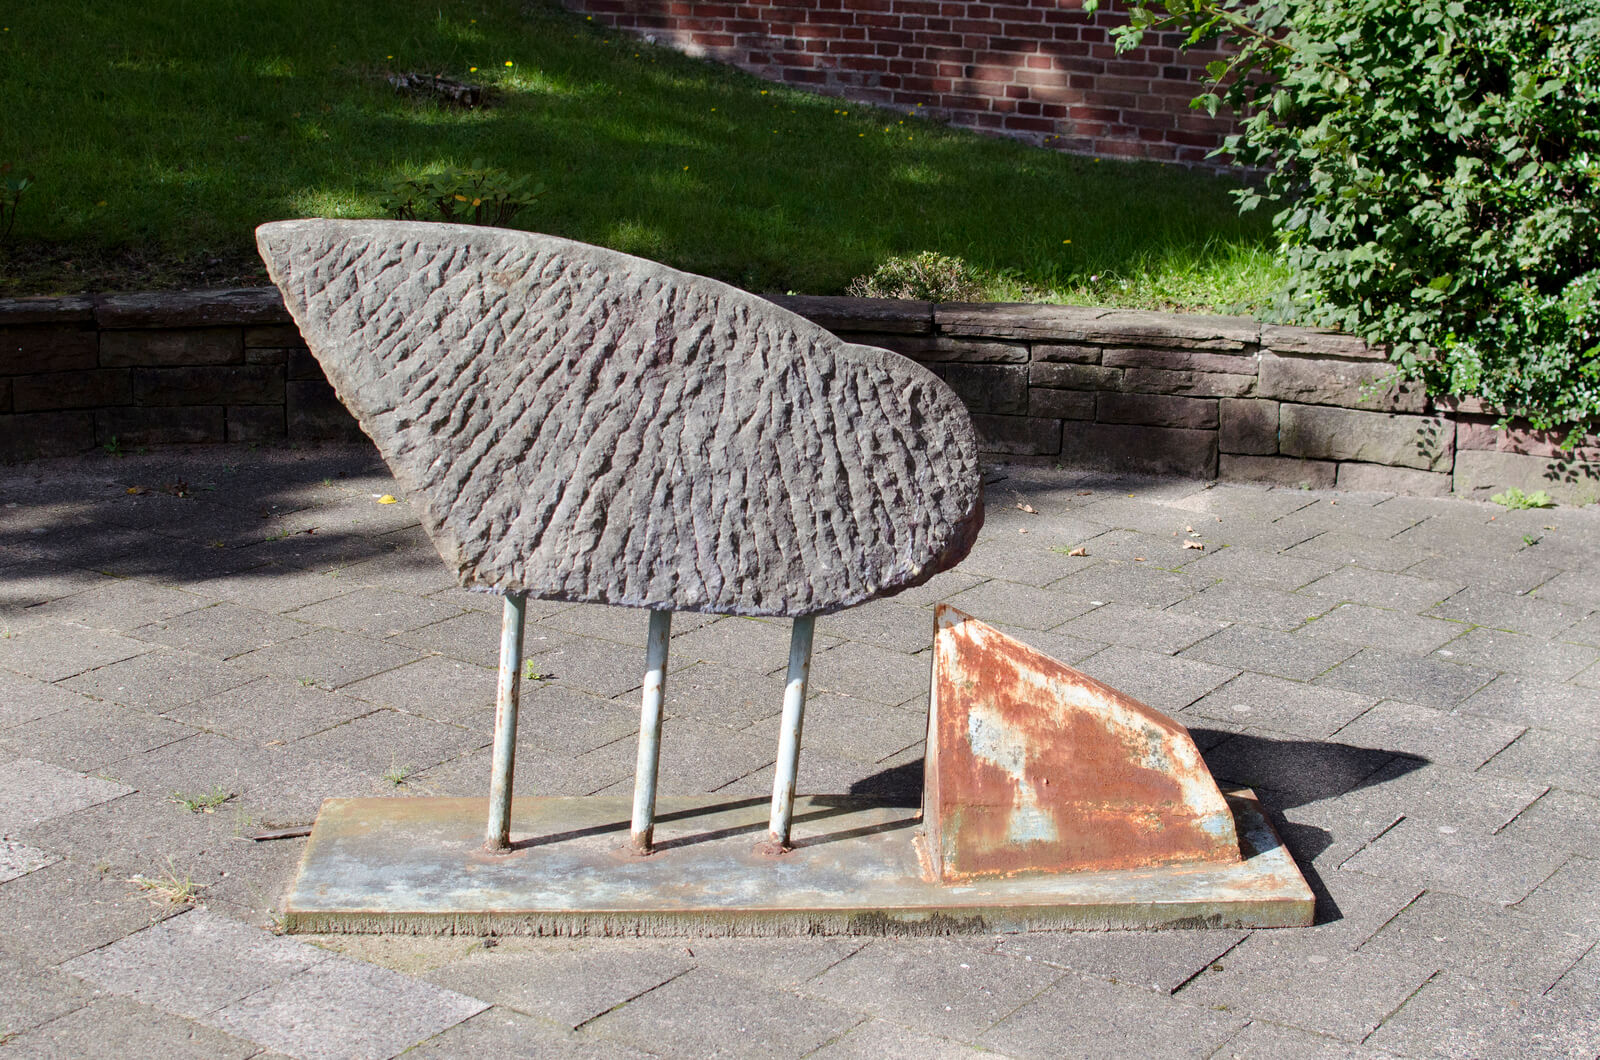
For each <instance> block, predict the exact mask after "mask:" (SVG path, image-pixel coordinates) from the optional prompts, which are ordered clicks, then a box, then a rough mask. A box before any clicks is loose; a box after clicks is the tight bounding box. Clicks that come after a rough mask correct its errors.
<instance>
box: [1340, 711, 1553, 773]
mask: <svg viewBox="0 0 1600 1060" xmlns="http://www.w3.org/2000/svg"><path fill="white" fill-rule="evenodd" d="M1525 731H1526V730H1525V729H1524V727H1523V726H1521V725H1516V724H1513V723H1511V722H1504V721H1493V720H1491V719H1489V718H1479V717H1474V716H1473V715H1471V714H1457V713H1452V712H1449V711H1442V710H1435V709H1434V708H1432V707H1419V706H1417V705H1416V704H1414V703H1401V702H1399V701H1397V700H1385V701H1384V702H1382V703H1379V704H1378V705H1377V706H1375V707H1373V708H1372V709H1371V710H1369V711H1367V712H1366V713H1365V714H1363V715H1361V717H1359V718H1357V719H1356V720H1355V721H1352V722H1351V723H1350V724H1349V725H1346V726H1345V727H1344V728H1342V729H1340V730H1339V731H1338V732H1336V733H1334V739H1336V740H1338V741H1340V742H1341V743H1349V744H1355V745H1356V746H1358V747H1374V748H1379V749H1382V750H1385V751H1395V752H1399V753H1401V754H1407V755H1412V756H1415V757H1417V758H1424V759H1427V760H1428V761H1431V762H1442V763H1445V764H1447V765H1453V766H1459V767H1461V768H1463V769H1476V768H1478V767H1479V766H1481V765H1483V763H1485V762H1487V761H1488V760H1489V759H1491V758H1493V757H1494V756H1495V755H1496V754H1498V753H1499V752H1500V750H1501V749H1502V748H1504V747H1505V746H1506V745H1507V744H1509V743H1510V742H1511V741H1512V740H1515V739H1516V738H1517V737H1518V736H1521V735H1522V734H1523V732H1525Z"/></svg>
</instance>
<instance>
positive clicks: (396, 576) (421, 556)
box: [343, 526, 459, 602]
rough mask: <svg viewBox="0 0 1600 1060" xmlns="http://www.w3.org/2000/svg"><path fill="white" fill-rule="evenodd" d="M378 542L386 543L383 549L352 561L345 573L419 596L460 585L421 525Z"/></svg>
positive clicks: (382, 538) (409, 527) (374, 584)
mask: <svg viewBox="0 0 1600 1060" xmlns="http://www.w3.org/2000/svg"><path fill="white" fill-rule="evenodd" d="M378 544H379V545H381V546H383V551H381V552H379V553H378V554H377V555H376V556H374V557H372V558H371V559H368V560H363V561H361V562H360V563H352V564H350V565H349V566H348V567H346V568H345V569H344V571H343V576H344V577H346V578H349V579H351V580H352V581H357V582H360V583H361V584H363V585H372V586H377V587H379V588H383V589H396V590H399V591H401V592H407V593H411V594H413V595H415V596H426V595H428V594H429V593H436V592H438V591H439V590H441V589H451V588H454V587H455V586H456V585H458V584H459V583H458V582H457V581H456V576H455V575H454V574H453V573H451V571H450V569H449V568H448V567H446V566H445V565H444V563H443V562H442V561H441V560H440V559H439V553H438V552H436V551H434V547H433V542H432V541H429V540H428V535H427V534H425V533H424V532H423V530H422V528H421V527H420V526H408V527H402V528H401V529H399V530H393V531H391V532H389V533H387V534H383V535H381V536H380V537H379V538H378ZM441 602H445V601H441Z"/></svg>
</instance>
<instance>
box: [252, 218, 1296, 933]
mask: <svg viewBox="0 0 1600 1060" xmlns="http://www.w3.org/2000/svg"><path fill="white" fill-rule="evenodd" d="M257 239H258V244H259V246H260V249H261V254H262V257H263V258H264V259H265V260H266V262H267V268H268V271H269V273H270V274H271V276H272V279H273V281H274V282H275V283H276V284H277V285H278V287H279V289H280V290H281V291H282V292H283V295H284V301H285V303H286V305H287V306H288V308H289V311H290V313H291V314H292V315H293V317H294V319H295V322H296V323H297V324H298V325H299V328H300V331H301V334H302V335H303V336H304V337H305V339H306V341H307V343H308V345H309V346H310V348H311V350H312V352H313V353H314V354H315V355H316V357H317V359H318V360H319V361H320V362H321V364H322V367H323V369H324V371H325V372H326V374H327V377H328V379H329V381H330V382H331V383H332V384H333V387H334V389H335V391H336V392H337V393H338V396H339V398H340V400H341V401H343V402H344V404H345V405H346V406H347V407H348V408H349V409H350V410H351V411H352V412H353V413H354V414H355V416H356V418H357V420H358V421H359V423H360V424H361V427H362V429H363V430H365V431H366V433H367V434H368V435H369V436H370V437H371V438H372V440H373V441H374V442H375V443H376V445H377V447H378V450H379V452H380V454H381V455H382V456H383V458H384V460H385V461H386V462H387V463H388V465H389V467H390V469H391V470H392V471H393V473H394V475H395V477H396V478H397V480H398V481H399V482H400V483H401V485H402V487H403V488H404V490H405V491H406V493H407V494H408V496H409V498H410V500H411V502H412V504H413V505H414V506H415V507H416V509H417V511H418V513H419V516H420V518H421V521H422V525H423V527H424V529H425V530H426V531H427V533H428V535H429V537H430V538H431V539H432V541H433V543H434V545H435V547H436V548H437V549H438V551H439V554H440V556H441V557H442V558H443V559H444V561H445V562H446V564H447V565H448V566H449V567H450V568H451V569H452V570H453V571H454V572H455V573H456V575H457V577H458V578H459V579H460V581H461V583H462V584H463V585H466V586H468V587H470V588H477V589H484V590H490V591H495V592H499V593H502V594H504V596H505V605H504V621H503V624H502V637H501V654H500V675H499V691H498V695H497V700H496V713H495V734H494V758H493V765H492V773H491V779H490V795H489V800H488V824H487V829H486V835H485V839H484V841H483V843H482V844H481V845H474V846H470V847H469V846H467V845H465V843H464V839H463V836H462V834H461V829H460V827H459V819H460V815H461V813H462V812H465V811H467V810H469V809H470V811H471V812H473V813H481V812H482V810H481V807H482V802H481V801H476V802H473V801H472V800H450V799H435V800H406V801H407V803H408V805H409V806H410V809H409V810H406V811H395V810H392V809H389V808H387V807H386V806H384V805H382V804H385V803H387V804H391V805H392V803H393V800H330V802H329V804H326V805H325V807H324V811H323V813H322V814H321V815H319V818H318V824H317V827H316V829H315V830H314V831H313V833H312V837H311V844H310V846H309V847H308V851H307V856H306V862H305V863H304V864H303V866H302V872H301V877H300V880H299V883H298V885H297V890H296V892H295V895H294V896H293V897H292V898H291V901H290V903H289V908H288V909H287V914H288V917H289V923H290V925H291V926H292V927H298V928H304V929H309V930H334V929H340V928H343V929H346V930H348V929H351V928H352V927H354V928H355V929H357V930H361V929H366V928H374V927H376V928H379V929H383V928H385V927H387V928H390V929H399V930H452V931H455V930H476V929H482V930H507V929H509V930H538V931H545V930H570V931H590V930H599V931H608V932H609V931H618V930H621V931H640V930H682V929H683V927H684V925H685V924H686V923H697V924H698V926H699V927H700V928H701V929H702V930H713V931H729V932H736V931H773V930H776V931H838V930H844V931H863V930H868V931H876V930H890V929H894V930H941V931H942V930H954V929H964V930H989V929H993V928H994V927H997V926H1002V925H1007V924H1010V925H1018V926H1062V925H1078V926H1099V927H1104V926H1158V925H1162V924H1171V923H1236V924H1244V923H1250V924H1257V925H1272V924H1284V923H1299V922H1304V921H1305V920H1306V918H1308V917H1309V915H1310V908H1311V906H1310V892H1309V891H1308V890H1307V889H1306V888H1305V884H1304V881H1303V880H1301V879H1300V876H1299V874H1298V872H1297V871H1296V870H1295V869H1294V865H1293V862H1292V861H1291V860H1289V859H1288V857H1287V854H1286V852H1284V851H1283V850H1282V848H1281V845H1279V844H1278V843H1277V841H1276V837H1275V836H1274V835H1273V834H1272V831H1271V828H1270V826H1269V825H1267V824H1266V822H1265V819H1264V818H1263V817H1261V815H1260V813H1259V810H1257V809H1255V808H1254V804H1253V801H1252V800H1250V799H1249V797H1248V795H1247V793H1246V794H1244V795H1235V796H1233V797H1232V798H1231V799H1225V798H1224V796H1223V794H1222V793H1221V792H1220V791H1219V790H1218V789H1217V787H1216V785H1215V783H1214V782H1213V781H1212V780H1211V777H1210V775H1209V773H1207V772H1206V770H1205V766H1204V764H1203V763H1202V762H1201V760H1200V757H1199V754H1198V752H1197V751H1196V750H1195V747H1194V744H1193V743H1192V742H1191V741H1190V740H1189V737H1188V734H1187V732H1186V731H1185V730H1184V729H1183V727H1182V726H1181V725H1179V724H1177V723H1176V722H1174V721H1172V720H1171V719H1169V718H1166V717H1164V716H1162V715H1160V714H1159V713H1157V712H1155V711H1153V710H1151V709H1150V708H1148V707H1145V706H1144V705H1142V704H1139V703H1137V702H1135V701H1133V700H1131V699H1129V698H1128V697H1126V696H1123V695H1121V694H1120V693H1117V692H1115V691H1114V690H1112V689H1109V688H1107V687H1105V686H1103V685H1100V684H1099V683H1098V682H1095V681H1093V680H1092V679H1090V678H1088V677H1086V676H1084V675H1082V674H1079V673H1077V672H1076V671H1073V670H1071V669H1069V668H1067V667H1064V666H1062V665H1061V664H1059V663H1056V662H1054V661H1053V660H1050V659H1048V658H1046V657H1045V656H1042V655H1039V654H1038V653H1037V652H1034V651H1032V649H1029V648H1027V647H1026V646H1025V645H1021V644H1019V643H1017V642H1015V641H1012V640H1010V639H1009V638H1006V637H1004V636H1003V635H1002V634H1000V633H999V632H998V631H995V630H992V629H990V628H989V627H986V626H983V625H982V624H981V623H977V622H975V621H973V620H972V619H970V618H968V617H967V616H964V615H961V614H960V613H959V612H956V611H954V610H952V609H949V608H941V609H940V611H939V614H938V618H937V629H936V636H935V664H934V696H933V704H932V713H931V721H930V731H929V741H928V769H927V777H928V779H927V787H926V792H925V800H924V807H925V810H924V814H923V815H922V818H923V819H922V820H921V821H919V820H918V819H917V815H916V814H915V813H911V814H910V815H908V813H907V811H904V810H900V809H897V808H893V807H884V806H880V805H875V804H868V803H863V802H861V801H860V800H851V799H848V798H843V797H827V796H824V797H810V798H807V799H804V800H800V801H801V803H802V804H803V807H802V809H803V814H804V819H823V818H833V819H834V821H835V824H836V825H837V828H836V830H835V832H834V833H833V834H832V836H831V837H830V838H829V839H828V840H827V841H826V843H827V844H831V845H832V849H826V848H825V847H824V844H823V843H822V842H820V841H819V842H816V843H811V844H805V845H802V846H800V847H799V848H798V849H796V848H795V845H794V844H793V843H792V837H791V826H792V822H793V821H794V819H795V817H796V813H797V811H796V798H795V778H796V772H797V768H798V760H799V751H800V737H801V731H802V721H803V712H804V706H805V695H806V680H807V674H808V671H809V666H810V658H811V643H812V630H813V621H814V618H815V616H817V615H819V614H826V613H828V612H832V611H837V610H840V609H842V608H846V607H849V606H852V605H854V604H859V603H863V602H865V601H867V600H871V599H875V598H878V597H883V596H888V595H891V594H893V593H896V592H899V591H901V590H903V589H906V588H909V587H912V586H915V585H918V584H921V583H922V582H924V581H926V580H927V579H929V578H930V577H932V576H933V575H934V574H936V573H938V572H939V571H942V570H945V569H948V568H949V567H951V566H953V565H955V564H956V563H958V562H959V561H960V560H961V559H962V558H963V557H964V556H965V555H966V554H967V551H968V550H969V549H970V548H971V546H972V544H973V542H974V540H975V539H976V537H977V534H978V531H979V528H980V526H981V523H982V500H981V488H980V478H979V466H978V459H977V446H976V442H975V439H974V435H973V430H972V425H971V421H970V419H969V418H968V416H967V413H966V410H965V409H964V408H963V407H962V405H961V403H960V401H959V400H958V399H957V397H956V396H955V394H954V393H953V392H952V391H951V390H950V389H949V388H948V387H947V386H945V384H944V383H943V382H941V381H940V380H939V379H938V378H936V377H935V376H933V375H932V374H931V373H929V372H928V371H927V370H925V369H923V368H921V367H920V366H918V365H916V364H915V363H913V362H912V361H910V360H907V359H905V358H903V357H900V356H898V355H896V354H893V353H889V352H888V351H885V350H880V349H876V348H873V347H867V346H859V345H853V344H850V343H845V342H842V341H840V340H839V339H837V338H836V337H834V336H833V335H831V334H829V333H828V332H826V331H824V330H822V329H821V328H819V327H817V326H816V325H814V324H812V323H810V322H808V321H806V320H805V319H803V318H801V317H799V316H796V315H795V314H792V313H789V312H787V311H785V310H783V309H780V308H778V307H777V306H774V305H772V304H771V303H769V302H766V301H764V300H762V299H759V298H756V297H754V296H752V295H749V294H747V293H745V292H743V291H739V290H737V289H735V288H732V287H729V286H727V285H725V284H721V283H718V282H716V281H713V280H708V279H705V278H703V277H698V276H692V275H689V274H686V273H682V272H677V271H675V270H673V269H669V268H666V267H664V266H661V265H658V264H656V263H654V262H649V261H644V260H641V259H639V258H634V257H629V256H628V255H624V254H619V253H616V252H614V251H609V250H604V249H602V248H599V247H592V246H587V245H585V244H581V243H574V242H571V241H569V240H563V239H557V238H554V237H550V236H542V235H535V234H531V233H524V232H512V231H505V230H497V229H485V228H477V227H470V226H453V225H430V224H417V223H404V222H380V221H286V222H280V223H276V224H269V225H264V226H262V227H261V228H260V229H259V230H258V233H257ZM528 596H534V597H538V598H544V599H554V600H567V601H577V602H589V603H603V604H616V605H622V606H627V607H637V608H644V609H647V610H649V612H650V621H649V632H648V637H647V641H646V644H647V647H646V674H645V679H644V682H643V694H642V704H641V718H640V733H639V749H638V756H637V767H636V771H635V784H634V795H633V800H632V806H631V819H630V822H629V829H630V833H631V849H632V851H633V853H635V854H639V855H650V854H652V853H655V856H654V857H650V858H635V859H630V861H628V862H625V863H619V862H617V861H615V859H614V857H613V855H614V854H615V849H614V847H612V846H607V845H605V844H606V839H605V836H607V835H608V834H609V833H610V832H612V831H613V829H614V825H612V824H611V823H610V822H611V817H610V815H611V814H612V813H613V808H612V806H611V803H609V802H607V801H606V800H601V799H589V800H585V799H575V800H559V799H556V800H552V799H533V800H519V805H520V806H521V807H522V809H521V811H520V812H521V813H522V814H523V820H524V833H525V834H526V833H528V830H529V828H530V827H531V828H532V830H533V831H532V835H533V836H534V838H533V839H528V840H524V841H523V842H521V843H518V844H513V842H512V816H513V802H512V785H513V779H514V769H513V749H514V747H515V743H516V724H517V700H518V682H519V677H520V674H519V671H520V662H521V647H522V629H523V618H524V603H525V599H526V597H528ZM674 611H699V612H707V613H714V614H741V615H765V616H784V617H789V618H791V619H793V631H792V636H791V644H790V658H789V671H788V683H787V685H786V688H785V695H784V705H783V713H782V720H781V723H780V725H781V727H780V733H779V746H778V754H777V759H776V765H775V768H774V782H773V794H772V799H771V802H770V804H769V805H768V806H767V816H766V820H765V826H766V831H767V841H766V843H764V844H762V845H761V846H760V847H758V848H757V852H755V853H754V854H752V853H751V851H750V849H749V847H748V845H747V846H744V847H743V848H740V849H732V848H730V847H729V846H728V843H729V842H734V843H737V842H739V840H738V837H739V836H742V835H745V834H747V832H748V829H749V827H750V822H749V820H748V815H747V814H746V813H745V810H746V806H745V804H742V803H731V804H730V803H728V802H726V800H722V801H718V800H714V799H713V800H705V799H699V800H693V799H691V800H677V804H678V808H677V809H676V810H675V811H673V812H671V813H668V814H666V815H664V816H662V817H661V818H659V820H663V821H671V822H672V823H673V824H674V826H677V824H678V822H681V821H684V820H689V821H692V822H694V823H695V825H696V826H697V827H698V828H699V829H700V832H699V835H698V837H697V838H695V839H693V840H692V841H690V840H685V839H681V838H680V839H679V840H677V841H675V842H674V843H672V844H668V845H658V844H657V842H656V836H655V829H656V825H657V823H658V815H657V808H656V771H657V761H658V756H659V749H660V740H661V719H662V704H663V698H664V695H665V680H666V664H667V646H668V643H669V639H670V634H671V615H672V612H674ZM336 804H337V805H336ZM425 804H426V805H425ZM467 804H470V805H467ZM397 814H399V815H400V816H401V817H403V820H404V823H403V826H402V825H399V824H396V820H397V819H398V818H397V817H396V815H397ZM430 815H431V816H430ZM478 819H479V820H481V819H482V818H481V817H480V818H478ZM528 822H532V823H531V825H530V824H529V823H528ZM1236 822H1237V826H1236ZM918 825H921V828H920V829H918V828H917V826H918ZM756 827H757V828H758V829H759V827H760V826H759V825H757V826H756ZM382 828H389V829H390V831H391V832H394V831H395V830H396V829H398V830H399V832H400V833H401V834H404V835H405V836H406V837H407V841H408V843H409V844H410V847H409V848H408V849H401V850H397V849H395V847H396V845H395V844H394V843H387V844H378V845H373V844H372V843H371V842H370V836H371V833H372V832H373V831H374V829H382ZM908 830H911V831H920V833H921V834H920V835H919V836H918V838H917V840H916V841H915V842H913V841H911V840H910V838H909V832H908ZM541 837H542V838H541ZM730 837H731V838H730ZM667 846H670V847H672V849H667ZM685 847H688V848H691V849H687V850H686V849H684V848H685ZM534 854H537V856H538V858H539V860H538V866H539V869H540V871H541V872H542V873H543V875H542V876H541V877H540V882H539V883H538V884H537V885H536V886H534V885H530V884H528V883H527V882H526V878H527V874H526V872H525V871H524V868H525V867H526V865H525V863H524V862H521V861H519V860H518V859H525V858H527V857H530V856H533V855H534ZM779 855H784V857H781V858H780V857H778V856H779ZM752 858H753V859H754V860H752ZM779 866H782V867H783V871H779ZM663 874H666V875H663ZM352 881H353V882H352ZM1152 881H1153V882H1152ZM669 883H670V886H668V884H669ZM530 886H531V887H532V888H533V890H532V892H531V893H532V897H529V896H528V893H529V892H528V888H529V887H530ZM518 895H522V897H517V896H518ZM519 903H523V904H519ZM740 916H744V917H745V919H744V920H740V919H739V917H740ZM696 918H699V919H698V920H696Z"/></svg>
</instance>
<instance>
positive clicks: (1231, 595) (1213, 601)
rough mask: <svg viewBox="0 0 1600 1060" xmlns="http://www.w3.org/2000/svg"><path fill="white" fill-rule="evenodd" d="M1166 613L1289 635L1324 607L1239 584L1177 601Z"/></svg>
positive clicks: (1298, 597)
mask: <svg viewBox="0 0 1600 1060" xmlns="http://www.w3.org/2000/svg"><path fill="white" fill-rule="evenodd" d="M1330 606H1331V605H1330ZM1167 610H1169V611H1173V612H1177V613H1179V614H1185V615H1193V616H1195V617H1197V618H1209V619H1214V620H1218V621H1223V622H1243V623H1248V624H1249V625H1252V626H1265V627H1266V628H1268V629H1274V630H1279V631H1282V632H1289V631H1292V630H1296V629H1299V628H1300V627H1301V626H1303V625H1305V624H1306V622H1307V621H1308V620H1310V619H1313V618H1316V617H1317V616H1318V615H1320V614H1322V612H1323V611H1325V610H1326V608H1325V607H1324V606H1323V604H1322V603H1320V602H1317V601H1314V600H1311V599H1309V598H1307V597H1305V596H1303V595H1301V594H1300V593H1285V592H1279V591H1278V590H1276V589H1268V588H1266V587H1264V586H1260V585H1250V584H1246V583H1241V582H1218V583H1217V584H1216V585H1213V586H1211V588H1209V589H1206V590H1205V591H1204V592H1199V593H1196V594H1195V595H1193V596H1191V597H1189V598H1188V599H1187V600H1179V601H1178V602H1177V603H1175V604H1173V605H1172V606H1171V607H1169V608H1168V609H1167Z"/></svg>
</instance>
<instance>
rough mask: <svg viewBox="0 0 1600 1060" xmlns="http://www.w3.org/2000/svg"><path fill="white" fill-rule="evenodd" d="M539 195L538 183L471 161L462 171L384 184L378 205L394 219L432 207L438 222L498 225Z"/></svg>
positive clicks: (412, 216) (415, 217)
mask: <svg viewBox="0 0 1600 1060" xmlns="http://www.w3.org/2000/svg"><path fill="white" fill-rule="evenodd" d="M543 194H544V185H543V184H530V183H529V182H528V178H527V177H513V176H512V175H511V174H509V173H507V172H506V171H505V170H503V169H495V168H493V167H490V166H486V165H484V163H483V160H482V159H474V160H473V162H472V165H470V166H467V167H466V168H464V169H463V168H450V169H442V170H438V171H437V172H434V173H428V174H425V175H423V176H420V177H402V178H401V179H399V180H396V181H395V182H394V183H392V184H390V185H389V187H388V188H387V189H386V190H385V191H384V193H383V196H382V198H381V200H380V202H381V204H382V206H383V209H384V211H385V212H386V213H388V214H389V216H391V217H393V218H395V219H396V220H399V221H416V220H419V219H421V218H422V217H423V216H424V215H429V210H430V208H431V210H432V211H433V212H434V213H437V214H438V215H439V219H440V220H442V221H451V222H459V223H462V224H475V225H494V226H503V225H507V224H510V223H511V220H512V219H513V218H515V217H516V216H517V214H518V213H520V212H522V211H523V210H524V209H526V208H527V207H529V206H532V205H533V204H534V203H535V202H537V201H538V199H539V197H540V196H541V195H543Z"/></svg>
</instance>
